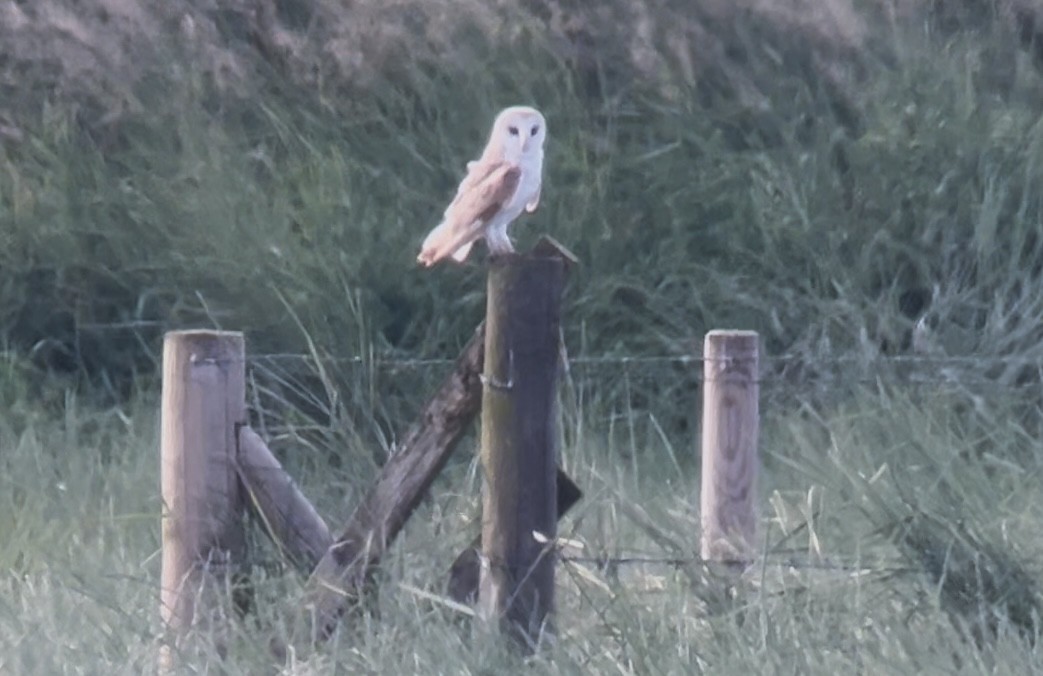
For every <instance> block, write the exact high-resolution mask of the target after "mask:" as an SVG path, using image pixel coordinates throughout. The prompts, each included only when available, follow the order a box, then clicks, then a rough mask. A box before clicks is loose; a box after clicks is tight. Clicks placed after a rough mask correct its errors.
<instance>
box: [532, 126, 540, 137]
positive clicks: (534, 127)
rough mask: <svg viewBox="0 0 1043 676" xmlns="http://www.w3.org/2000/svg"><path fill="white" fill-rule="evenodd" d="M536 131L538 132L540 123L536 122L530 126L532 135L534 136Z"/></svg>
mask: <svg viewBox="0 0 1043 676" xmlns="http://www.w3.org/2000/svg"><path fill="white" fill-rule="evenodd" d="M538 133H540V125H538V124H537V125H535V126H533V128H532V135H533V136H535V135H536V134H538Z"/></svg>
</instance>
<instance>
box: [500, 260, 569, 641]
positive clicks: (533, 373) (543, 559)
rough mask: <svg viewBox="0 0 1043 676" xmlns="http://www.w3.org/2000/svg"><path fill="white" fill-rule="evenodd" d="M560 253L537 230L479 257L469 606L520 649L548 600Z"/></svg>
mask: <svg viewBox="0 0 1043 676" xmlns="http://www.w3.org/2000/svg"><path fill="white" fill-rule="evenodd" d="M569 260H574V259H572V258H571V254H568V253H567V252H565V251H564V250H563V249H560V248H558V247H556V246H555V245H554V244H553V243H552V242H551V241H550V240H544V241H543V242H541V244H540V245H537V247H536V248H535V249H533V251H532V252H530V253H528V254H521V255H519V254H510V255H506V256H500V257H495V258H493V259H491V261H490V267H489V281H488V299H487V306H486V319H485V321H486V338H485V369H484V375H483V384H484V392H483V395H482V434H481V445H482V450H481V460H482V468H483V475H484V479H485V481H484V490H483V499H482V570H481V579H480V583H479V610H480V615H481V616H482V617H483V618H485V619H486V620H492V621H495V622H497V623H499V625H500V626H501V627H502V628H503V629H505V630H506V631H507V633H509V634H510V635H512V636H513V637H515V638H517V639H519V641H520V642H521V643H522V644H523V646H525V647H526V648H527V649H533V648H535V647H536V645H538V643H539V640H540V636H541V633H542V632H544V631H547V630H549V628H550V627H549V623H548V620H549V615H550V614H551V613H552V612H553V609H554V564H555V552H554V551H553V546H554V545H553V543H554V540H555V538H556V536H557V520H558V508H557V482H556V473H557V453H558V449H557V438H558V435H557V429H556V425H557V420H556V389H557V384H558V369H559V354H560V351H559V349H560V344H559V343H560V340H561V333H560V325H561V298H562V292H563V290H564V287H565V272H566V263H567V262H568V261H569ZM537 534H539V536H542V537H538V536H537Z"/></svg>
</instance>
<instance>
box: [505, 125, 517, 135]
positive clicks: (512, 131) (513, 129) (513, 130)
mask: <svg viewBox="0 0 1043 676" xmlns="http://www.w3.org/2000/svg"><path fill="white" fill-rule="evenodd" d="M507 131H508V133H510V135H511V136H517V135H518V128H517V127H507Z"/></svg>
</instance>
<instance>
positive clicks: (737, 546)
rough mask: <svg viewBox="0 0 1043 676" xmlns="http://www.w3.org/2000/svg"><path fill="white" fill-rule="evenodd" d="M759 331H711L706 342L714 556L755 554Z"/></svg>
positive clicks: (705, 470) (708, 492)
mask: <svg viewBox="0 0 1043 676" xmlns="http://www.w3.org/2000/svg"><path fill="white" fill-rule="evenodd" d="M758 342H759V339H758V336H757V333H756V332H754V331H711V332H709V333H708V334H706V340H705V343H704V346H703V423H702V431H703V434H702V494H701V512H702V514H701V521H702V535H701V542H700V551H701V555H702V557H703V558H704V559H706V560H710V561H718V562H726V563H735V564H741V563H743V562H746V561H749V560H751V559H752V558H753V555H754V553H755V551H756V536H757V507H756V492H757V466H758V459H757V437H758V434H759V429H758V428H759V425H760V413H759V409H758V406H759V403H758V399H759V392H760V385H759V383H758Z"/></svg>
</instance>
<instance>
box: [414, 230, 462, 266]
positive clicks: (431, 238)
mask: <svg viewBox="0 0 1043 676" xmlns="http://www.w3.org/2000/svg"><path fill="white" fill-rule="evenodd" d="M461 234H464V237H461ZM467 234H468V233H460V232H454V230H453V229H452V228H450V227H449V224H448V223H447V222H446V221H442V222H441V223H439V224H438V226H437V227H436V228H435V229H434V230H432V231H431V233H430V234H429V235H428V236H427V237H426V238H425V239H424V243H423V244H422V245H421V247H420V255H419V256H417V257H416V259H417V262H418V263H420V264H422V265H423V266H424V267H431V266H432V265H434V264H435V263H437V262H438V261H440V260H442V259H444V258H447V257H450V258H452V259H453V260H454V261H456V262H457V263H463V262H464V260H465V259H466V258H467V255H468V254H469V253H470V252H471V246H472V245H473V244H474V240H473V239H470V240H469V241H468V238H467V236H466V235H467ZM461 239H463V240H464V241H463V242H461V241H460V240H461Z"/></svg>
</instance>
